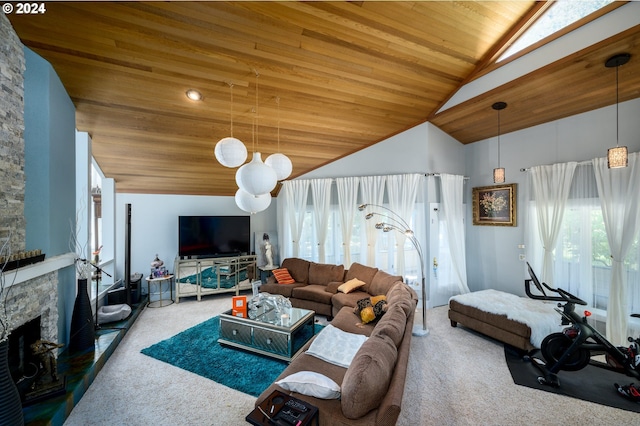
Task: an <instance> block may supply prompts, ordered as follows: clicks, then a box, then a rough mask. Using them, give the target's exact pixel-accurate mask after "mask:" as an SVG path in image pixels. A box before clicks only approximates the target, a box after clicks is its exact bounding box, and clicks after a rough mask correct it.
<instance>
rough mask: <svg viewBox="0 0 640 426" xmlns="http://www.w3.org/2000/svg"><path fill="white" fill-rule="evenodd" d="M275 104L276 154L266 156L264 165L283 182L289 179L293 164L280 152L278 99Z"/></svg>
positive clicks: (278, 98)
mask: <svg viewBox="0 0 640 426" xmlns="http://www.w3.org/2000/svg"><path fill="white" fill-rule="evenodd" d="M276 104H278V152H276V153H275V154H271V155H270V156H268V157H267V158H266V159H265V160H264V163H265V164H266V165H267V166H269V167H271V168H272V169H273V170H275V171H276V176H277V178H278V180H284V179H286V178H288V177H289V175H290V174H291V171H292V170H293V164H291V160H290V159H289V157H287V156H286V155H284V154H282V153H281V152H280V97H279V96H278V97H277V98H276Z"/></svg>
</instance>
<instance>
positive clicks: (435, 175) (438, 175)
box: [424, 173, 469, 180]
mask: <svg viewBox="0 0 640 426" xmlns="http://www.w3.org/2000/svg"><path fill="white" fill-rule="evenodd" d="M424 175H425V176H434V177H440V173H425V174H424ZM462 178H463V179H464V180H469V177H468V176H463V177H462Z"/></svg>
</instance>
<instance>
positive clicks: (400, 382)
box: [256, 259, 418, 426]
mask: <svg viewBox="0 0 640 426" xmlns="http://www.w3.org/2000/svg"><path fill="white" fill-rule="evenodd" d="M282 267H284V268H287V269H288V270H289V272H290V274H291V276H292V277H293V278H294V279H295V280H296V283H295V284H278V283H276V282H275V279H273V278H272V277H270V280H269V282H268V283H267V284H263V285H262V286H261V288H260V291H266V292H269V293H272V294H282V295H283V296H286V297H289V298H290V300H291V303H292V305H293V306H294V307H299V308H303V309H313V310H314V311H316V312H317V313H319V314H322V315H327V316H333V319H332V320H331V325H332V326H334V327H337V328H339V329H340V330H342V331H346V332H348V333H355V334H360V335H365V336H368V337H369V339H368V340H367V341H365V343H364V344H363V345H362V346H361V347H360V349H359V350H358V352H357V353H356V355H355V357H354V358H353V361H352V362H351V364H350V365H349V367H348V368H344V367H340V366H338V365H335V364H332V363H329V362H327V361H324V360H322V359H320V358H317V357H315V356H313V355H310V354H309V353H307V352H306V351H307V349H309V347H310V346H311V344H312V343H313V339H312V340H310V341H309V342H307V344H306V345H305V346H304V347H303V348H302V350H301V351H300V354H299V355H298V356H297V357H296V358H294V360H293V361H292V362H291V364H290V365H289V366H288V367H287V368H286V369H285V370H284V371H283V372H282V374H280V376H279V377H278V378H277V379H276V380H275V382H277V381H279V380H281V379H284V378H286V377H288V376H290V375H292V374H294V373H297V372H300V371H312V372H316V373H320V374H322V375H324V376H326V377H328V378H330V379H331V380H333V381H334V382H336V383H337V384H338V385H339V386H340V390H341V398H340V399H319V398H316V397H313V396H308V395H303V394H300V393H297V392H291V391H287V390H285V389H283V388H282V387H280V386H279V385H277V384H276V383H275V382H274V383H273V384H272V385H271V386H270V387H269V388H267V389H266V390H265V391H264V392H263V393H262V394H261V395H260V396H259V397H258V399H257V400H256V406H257V405H259V404H260V403H261V402H263V401H264V400H265V399H267V398H268V397H269V395H270V394H271V393H272V392H273V391H274V390H280V391H281V392H285V393H289V394H291V395H293V396H294V397H296V398H299V399H302V400H305V401H307V402H309V403H311V404H312V405H315V406H316V407H318V410H319V414H318V416H319V425H320V426H327V425H332V426H347V425H356V426H357V425H385V426H386V425H395V424H396V422H397V420H398V416H399V414H400V409H401V407H402V397H403V394H404V385H405V380H406V374H407V365H408V362H409V352H410V348H411V332H412V329H413V322H414V317H415V309H416V306H417V303H418V297H417V294H416V292H415V291H414V290H413V289H411V288H410V287H409V286H407V285H406V284H404V283H403V282H402V280H401V278H400V277H397V276H393V275H390V274H387V273H386V272H384V271H379V270H378V269H377V268H371V267H368V266H364V265H361V264H358V263H354V264H353V265H352V266H351V267H350V268H349V270H344V268H343V267H342V266H335V265H322V264H317V263H313V262H308V261H305V260H302V259H285V260H284V261H283V262H282ZM351 278H358V279H360V280H362V281H364V282H365V283H366V284H365V286H364V287H361V289H359V290H357V291H354V292H351V293H348V294H344V293H341V292H338V291H337V288H338V286H339V285H340V284H342V283H343V282H345V281H348V280H350V279H351ZM381 294H385V295H386V296H387V302H388V306H387V311H386V313H385V314H384V315H382V317H381V318H380V319H379V320H378V321H374V322H372V323H368V324H364V325H363V324H361V322H360V318H359V317H358V315H356V314H355V313H354V306H355V305H356V302H357V301H358V300H360V299H362V298H365V297H369V296H372V295H381Z"/></svg>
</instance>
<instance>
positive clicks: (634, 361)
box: [525, 262, 640, 393]
mask: <svg viewBox="0 0 640 426" xmlns="http://www.w3.org/2000/svg"><path fill="white" fill-rule="evenodd" d="M527 267H528V269H529V275H530V276H531V280H526V281H525V292H526V293H527V296H529V297H530V298H532V299H537V300H546V301H557V302H559V303H558V307H557V308H555V310H556V311H557V312H558V313H559V314H560V315H561V316H562V325H567V326H568V327H567V328H565V329H564V330H563V331H562V332H559V333H552V334H550V335H548V336H547V337H545V338H544V339H543V340H542V344H541V345H540V352H541V353H542V357H543V358H544V361H543V360H541V359H540V358H537V357H531V362H532V363H533V365H534V366H536V367H537V368H538V369H539V370H540V371H541V372H542V376H539V377H538V382H539V383H540V384H544V385H550V386H553V387H559V386H560V380H559V379H558V375H557V373H558V372H559V371H560V370H565V371H578V370H581V369H583V368H585V367H586V366H587V365H588V364H589V363H590V362H591V356H592V353H593V354H594V355H601V354H604V355H605V359H606V361H607V362H606V364H605V363H600V364H601V365H600V366H603V367H605V368H609V369H611V370H614V371H616V372H619V373H623V374H626V375H627V376H630V377H635V378H636V379H638V380H640V353H639V348H640V337H638V338H637V339H633V338H632V337H629V338H628V341H629V342H631V345H630V346H629V347H628V348H625V347H623V346H615V345H613V344H612V343H611V342H609V341H608V340H607V339H606V338H605V337H604V336H603V335H602V334H600V333H599V332H598V331H597V330H596V329H595V328H594V327H592V326H591V325H590V324H588V323H587V317H589V316H590V315H591V313H590V312H589V311H585V312H584V316H580V315H578V314H577V313H576V312H575V305H586V304H587V302H585V301H584V300H582V299H580V298H579V297H577V296H574V295H573V294H571V293H569V292H567V291H565V290H563V289H561V288H555V289H554V288H551V287H549V286H548V285H547V284H545V283H541V282H540V281H539V280H538V277H537V276H536V274H535V273H534V272H533V270H532V268H531V265H529V263H528V262H527ZM531 281H533V283H534V284H535V286H536V289H537V291H538V293H540V294H533V293H532V292H531V288H530V285H531ZM545 289H546V290H547V291H548V292H550V293H551V294H555V295H548V294H547V293H546V292H545ZM633 316H636V315H635V314H634V315H633ZM615 386H616V388H617V389H618V391H619V392H620V393H623V391H622V390H621V389H622V388H623V387H621V386H619V385H617V384H616V385H615ZM630 386H631V387H632V388H633V386H632V385H630ZM624 388H625V389H627V388H628V386H625V387H624ZM634 389H635V388H634Z"/></svg>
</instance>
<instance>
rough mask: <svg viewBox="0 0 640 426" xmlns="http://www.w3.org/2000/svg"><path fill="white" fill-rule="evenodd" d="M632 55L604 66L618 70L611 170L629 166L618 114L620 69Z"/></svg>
mask: <svg viewBox="0 0 640 426" xmlns="http://www.w3.org/2000/svg"><path fill="white" fill-rule="evenodd" d="M630 58H631V55H630V54H629V53H619V54H617V55H614V56H612V57H610V58H609V59H607V62H605V63H604V66H605V67H607V68H613V67H615V68H616V146H615V147H614V148H609V149H608V150H607V166H608V167H609V168H610V169H617V168H620V167H627V165H628V164H629V155H628V152H627V147H626V146H619V145H618V142H619V133H620V130H619V127H620V126H619V123H620V118H619V114H618V107H619V104H620V103H619V99H618V95H619V94H618V68H619V67H620V65H624V64H626V63H627V62H629V59H630Z"/></svg>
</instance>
